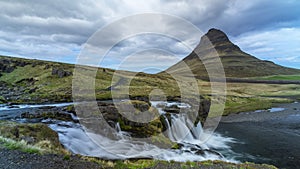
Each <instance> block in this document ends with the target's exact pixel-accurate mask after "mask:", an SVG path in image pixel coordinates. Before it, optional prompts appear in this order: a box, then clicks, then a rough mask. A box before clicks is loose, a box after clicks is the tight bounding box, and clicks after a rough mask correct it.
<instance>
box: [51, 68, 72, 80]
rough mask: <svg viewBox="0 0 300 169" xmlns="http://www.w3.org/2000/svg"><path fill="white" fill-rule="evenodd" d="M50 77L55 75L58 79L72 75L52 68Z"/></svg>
mask: <svg viewBox="0 0 300 169" xmlns="http://www.w3.org/2000/svg"><path fill="white" fill-rule="evenodd" d="M52 75H57V76H58V77H59V78H63V77H67V76H71V75H73V73H72V72H70V71H67V70H64V69H63V68H57V67H53V68H52Z"/></svg>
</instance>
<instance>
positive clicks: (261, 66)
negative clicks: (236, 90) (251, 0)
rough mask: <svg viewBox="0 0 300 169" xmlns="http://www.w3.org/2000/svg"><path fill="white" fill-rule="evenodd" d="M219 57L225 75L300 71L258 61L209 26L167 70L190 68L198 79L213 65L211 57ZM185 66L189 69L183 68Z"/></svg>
mask: <svg viewBox="0 0 300 169" xmlns="http://www.w3.org/2000/svg"><path fill="white" fill-rule="evenodd" d="M215 56H216V57H219V58H220V60H221V62H222V64H223V68H224V71H225V74H226V77H259V76H269V75H278V74H296V73H297V72H300V70H296V69H291V68H286V67H282V66H280V65H276V64H274V63H273V62H270V61H264V60H260V59H258V58H256V57H254V56H251V55H249V54H247V53H245V52H243V51H242V50H241V49H240V48H239V47H238V46H237V45H235V44H233V43H232V42H231V41H230V40H229V38H228V36H227V35H226V34H225V33H224V32H223V31H221V30H218V29H215V28H212V29H210V30H209V31H208V32H207V33H206V34H205V35H204V36H202V37H201V41H200V43H199V44H198V45H197V46H196V48H195V49H194V50H193V51H192V52H191V53H190V54H189V55H188V56H187V57H185V58H184V59H183V60H182V61H180V62H178V63H177V64H175V65H173V66H171V67H170V68H168V69H167V71H170V72H178V73H181V74H183V75H185V73H187V74H189V72H190V71H192V72H193V73H194V75H195V76H196V77H199V78H200V79H201V78H202V79H207V78H208V72H207V70H206V67H210V68H214V67H215V66H216V64H215V62H214V60H213V58H216V57H215ZM185 65H188V67H189V69H186V66H185Z"/></svg>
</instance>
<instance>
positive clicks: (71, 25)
mask: <svg viewBox="0 0 300 169" xmlns="http://www.w3.org/2000/svg"><path fill="white" fill-rule="evenodd" d="M0 6H1V10H0V25H1V27H0V52H1V53H2V54H10V55H14V56H24V57H32V58H39V59H47V60H56V61H65V62H74V61H75V59H76V55H77V54H78V51H80V49H81V48H82V47H83V45H84V43H85V42H86V40H88V38H89V37H90V36H91V35H92V34H93V33H94V32H95V31H97V30H98V29H100V28H102V27H103V26H105V25H107V24H109V23H111V22H113V21H116V20H118V19H120V18H122V17H126V16H129V15H132V14H140V13H145V12H161V13H166V14H171V15H175V16H179V17H183V18H185V19H186V20H187V21H189V22H192V23H193V24H195V25H196V26H197V27H198V28H200V29H201V30H202V31H204V32H205V31H207V30H208V29H209V28H211V27H217V28H219V29H222V30H224V31H225V32H226V33H228V34H229V36H230V37H232V38H233V39H235V42H236V43H238V44H239V43H240V44H242V45H244V44H246V43H244V41H242V40H243V38H242V36H244V35H245V36H246V35H247V36H246V37H247V38H248V39H253V38H250V37H251V36H252V37H255V35H256V34H261V33H262V32H268V31H269V32H270V31H275V32H276V30H277V31H278V30H280V29H282V28H298V27H300V13H299V9H300V1H298V0H286V1H282V0H252V1H240V0H201V1H200V0H172V1H169V0H149V1H136V0H104V1H103V0H88V1H82V0H72V1H70V0H51V1H40V0H26V1H21V0H20V1H9V0H8V1H0ZM141 22H142V21H141ZM158 23H159V22H158ZM160 23H162V24H158V25H153V27H155V26H157V27H158V26H164V27H166V29H169V30H171V31H173V32H178V34H180V33H181V31H182V29H184V28H182V27H181V25H180V24H179V23H176V22H169V21H163V20H161V22H160ZM145 24H147V23H145ZM174 28H177V29H174ZM296 30H297V31H298V29H296ZM126 31H127V30H126V25H125V27H122V26H121V27H116V28H115V29H112V30H110V32H109V33H107V36H105V37H103V38H102V39H99V42H97V44H98V45H99V44H101V45H103V46H105V45H108V44H110V42H112V41H115V39H116V38H118V37H120V36H121V35H122V34H124V33H126ZM281 32H282V31H281ZM193 36H194V37H193ZM198 36H199V35H189V36H186V39H187V43H188V44H189V45H191V46H195V45H196V44H197V43H198V41H199V40H200V36H199V37H198ZM286 36H291V35H286ZM260 37H261V36H260ZM264 38H267V37H264ZM239 40H240V41H239ZM292 40H293V41H297V40H296V39H295V38H292ZM270 43H272V42H270ZM295 43H297V42H295ZM278 46H280V45H278ZM282 46H283V45H282ZM142 47H145V48H147V49H148V48H158V47H159V48H161V49H162V50H165V51H171V52H172V53H173V52H174V53H176V54H177V55H178V56H180V57H182V56H184V55H185V54H188V53H189V52H190V51H188V50H187V49H186V48H184V47H182V45H180V43H178V42H176V40H174V39H172V38H166V37H163V36H161V37H158V36H157V35H153V36H149V35H147V36H139V37H136V38H131V37H130V38H129V39H128V40H125V41H124V42H122V43H119V44H117V45H116V46H115V47H114V48H113V51H111V52H110V54H111V55H110V57H111V58H110V59H116V60H119V59H120V58H121V57H122V55H130V54H131V53H134V52H135V51H136V49H139V48H142ZM244 48H245V49H246V51H248V52H253V51H254V52H255V49H254V48H251V47H249V48H247V47H244ZM260 48H264V49H268V48H269V49H270V48H272V47H270V46H268V44H264V45H263V47H262V46H260ZM256 50H257V49H256ZM264 52H266V54H268V53H267V52H268V51H267V50H265V51H264ZM295 53H296V52H295V51H293V52H292V53H287V54H286V55H288V56H290V58H297V57H296V56H294V55H295ZM146 54H147V55H149V52H145V53H143V56H145V55H146ZM269 54H270V55H274V53H269ZM274 57H275V56H274ZM276 57H278V56H276ZM277 60H279V61H280V59H277ZM281 60H282V59H281Z"/></svg>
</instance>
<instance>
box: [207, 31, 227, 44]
mask: <svg viewBox="0 0 300 169" xmlns="http://www.w3.org/2000/svg"><path fill="white" fill-rule="evenodd" d="M205 36H206V37H207V38H208V39H209V40H210V41H211V43H212V44H215V43H219V42H222V43H224V42H228V41H229V38H228V37H227V35H226V34H225V33H224V32H223V31H221V30H219V29H215V28H212V29H210V30H209V31H208V32H207V33H206V34H205Z"/></svg>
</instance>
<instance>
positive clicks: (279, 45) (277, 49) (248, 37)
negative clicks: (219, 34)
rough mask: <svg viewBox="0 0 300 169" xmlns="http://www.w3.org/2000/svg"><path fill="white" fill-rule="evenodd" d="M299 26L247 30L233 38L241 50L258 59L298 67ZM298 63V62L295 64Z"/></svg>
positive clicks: (299, 59)
mask: <svg viewBox="0 0 300 169" xmlns="http://www.w3.org/2000/svg"><path fill="white" fill-rule="evenodd" d="M299 39H300V28H280V29H276V30H271V31H261V32H257V31H254V32H248V33H245V34H242V35H240V36H238V37H235V38H233V41H234V42H235V43H236V44H238V45H239V46H240V47H241V48H242V50H244V51H246V52H248V53H250V54H252V55H254V56H257V57H258V58H260V59H265V60H271V61H273V62H275V63H278V64H281V65H284V66H288V67H295V68H300V64H299V63H300V57H299V56H300V55H299V53H300V49H299V45H300V41H299ZM295 63H298V64H295Z"/></svg>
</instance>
